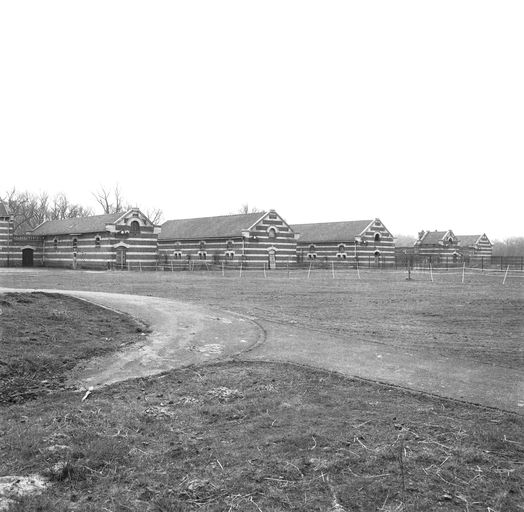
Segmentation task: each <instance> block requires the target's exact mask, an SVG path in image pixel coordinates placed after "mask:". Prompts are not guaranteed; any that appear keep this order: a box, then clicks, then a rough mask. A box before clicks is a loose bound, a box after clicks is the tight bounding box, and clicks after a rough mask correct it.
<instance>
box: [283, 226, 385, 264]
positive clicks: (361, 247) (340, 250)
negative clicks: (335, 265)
mask: <svg viewBox="0 0 524 512" xmlns="http://www.w3.org/2000/svg"><path fill="white" fill-rule="evenodd" d="M291 227H292V229H293V230H294V231H295V232H296V233H299V239H298V242H297V261H298V262H302V261H308V260H318V261H323V262H330V261H348V262H350V263H352V264H354V265H355V266H356V265H357V264H358V265H361V266H370V267H371V266H373V267H382V266H390V265H394V263H395V244H394V240H393V235H392V234H391V233H390V232H389V231H388V229H387V228H386V227H385V226H384V224H383V223H382V221H381V220H380V219H374V220H353V221H346V222H322V223H315V224H294V225H292V226H291Z"/></svg>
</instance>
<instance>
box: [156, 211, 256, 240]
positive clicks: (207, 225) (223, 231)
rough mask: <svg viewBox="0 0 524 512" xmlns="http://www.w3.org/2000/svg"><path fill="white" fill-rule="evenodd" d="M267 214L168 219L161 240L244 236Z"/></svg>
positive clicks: (163, 225) (161, 233) (163, 226)
mask: <svg viewBox="0 0 524 512" xmlns="http://www.w3.org/2000/svg"><path fill="white" fill-rule="evenodd" d="M265 215H266V212H256V213H240V214H238V215H221V216H218V217H200V218H196V219H176V220H168V221H166V222H164V224H162V231H161V232H160V235H159V237H158V239H159V240H184V239H186V240H187V239H191V240H195V239H198V240H203V239H205V238H227V237H235V236H242V231H247V230H248V229H249V228H251V227H252V226H253V225H254V224H256V223H257V222H258V221H259V220H260V219H262V218H263V217H264V216H265Z"/></svg>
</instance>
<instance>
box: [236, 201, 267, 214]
mask: <svg viewBox="0 0 524 512" xmlns="http://www.w3.org/2000/svg"><path fill="white" fill-rule="evenodd" d="M263 211H264V210H261V209H260V208H257V207H256V206H253V207H251V208H250V207H249V204H248V203H244V204H243V205H242V206H241V207H240V208H239V209H238V211H236V212H235V213H244V214H246V213H262V212H263Z"/></svg>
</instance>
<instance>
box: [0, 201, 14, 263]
mask: <svg viewBox="0 0 524 512" xmlns="http://www.w3.org/2000/svg"><path fill="white" fill-rule="evenodd" d="M12 236H13V222H12V218H11V214H10V212H9V209H8V208H7V206H5V205H4V203H2V201H0V267H4V266H7V265H8V263H9V253H10V244H11V239H12Z"/></svg>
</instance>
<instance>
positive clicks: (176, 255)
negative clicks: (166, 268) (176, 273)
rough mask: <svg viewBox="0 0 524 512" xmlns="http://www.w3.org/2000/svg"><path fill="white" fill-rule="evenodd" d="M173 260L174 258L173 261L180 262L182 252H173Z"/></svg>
mask: <svg viewBox="0 0 524 512" xmlns="http://www.w3.org/2000/svg"><path fill="white" fill-rule="evenodd" d="M173 258H174V259H175V260H181V259H182V252H181V251H175V252H174V253H173Z"/></svg>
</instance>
